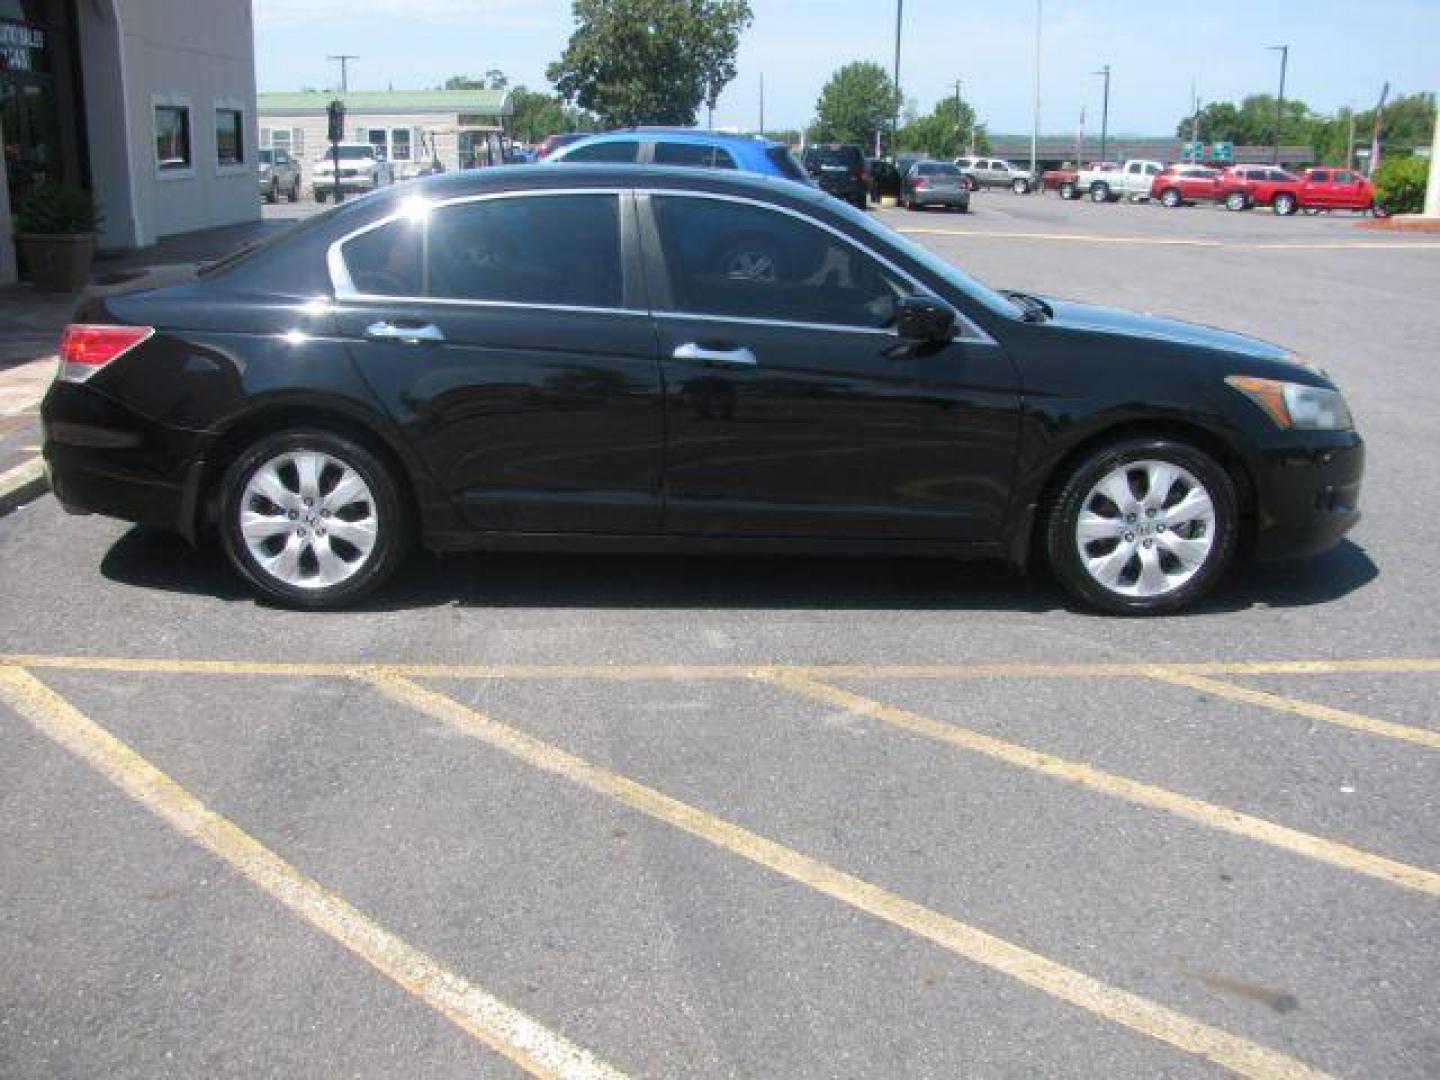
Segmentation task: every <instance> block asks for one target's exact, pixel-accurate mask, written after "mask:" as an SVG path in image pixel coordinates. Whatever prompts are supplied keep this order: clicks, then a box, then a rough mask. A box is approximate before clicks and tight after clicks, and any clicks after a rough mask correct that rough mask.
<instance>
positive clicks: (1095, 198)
mask: <svg viewBox="0 0 1440 1080" xmlns="http://www.w3.org/2000/svg"><path fill="white" fill-rule="evenodd" d="M1090 201H1091V202H1097V203H1107V202H1109V201H1110V185H1109V184H1105V183H1100V184H1094V185H1092V186H1091V188H1090Z"/></svg>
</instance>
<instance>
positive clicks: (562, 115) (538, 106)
mask: <svg viewBox="0 0 1440 1080" xmlns="http://www.w3.org/2000/svg"><path fill="white" fill-rule="evenodd" d="M510 105H511V107H512V109H513V110H514V111H513V112H512V113H511V116H510V122H509V124H508V125H507V126H508V128H509V131H510V134H511V135H512V136H513V137H514V138H517V139H519V140H521V141H522V142H528V143H534V142H539V141H540V140H541V139H543V138H545V136H547V135H555V134H558V133H560V132H565V131H595V130H596V129H597V128H598V127H599V126H600V125H599V122H598V121H597V120H596V119H595V117H593V116H591V115H590V114H589V113H586V112H583V111H581V110H580V109H577V108H575V107H574V106H572V105H567V104H566V103H565V100H564V98H561V97H560V96H559V95H557V94H547V93H544V92H542V91H539V90H528V89H526V88H525V87H524V86H517V87H515V88H514V89H513V90H511V91H510Z"/></svg>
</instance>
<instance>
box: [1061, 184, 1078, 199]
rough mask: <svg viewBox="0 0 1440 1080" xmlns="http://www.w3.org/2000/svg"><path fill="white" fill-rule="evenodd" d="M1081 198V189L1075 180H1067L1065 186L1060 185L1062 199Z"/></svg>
mask: <svg viewBox="0 0 1440 1080" xmlns="http://www.w3.org/2000/svg"><path fill="white" fill-rule="evenodd" d="M1079 197H1080V189H1079V188H1077V187H1076V186H1075V182H1074V181H1073V180H1066V181H1065V182H1064V183H1063V184H1061V185H1060V198H1062V199H1078V198H1079Z"/></svg>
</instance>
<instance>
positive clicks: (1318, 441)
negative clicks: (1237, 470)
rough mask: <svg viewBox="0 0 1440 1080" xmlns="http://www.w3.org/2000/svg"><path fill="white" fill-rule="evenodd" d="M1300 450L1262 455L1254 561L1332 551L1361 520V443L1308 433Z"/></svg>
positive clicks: (1348, 435)
mask: <svg viewBox="0 0 1440 1080" xmlns="http://www.w3.org/2000/svg"><path fill="white" fill-rule="evenodd" d="M1307 439H1308V442H1307V444H1305V445H1300V446H1291V447H1285V448H1273V449H1268V450H1266V451H1265V452H1264V454H1263V457H1264V462H1265V464H1264V469H1265V477H1264V485H1263V486H1264V488H1265V489H1266V490H1265V493H1264V495H1263V506H1262V513H1261V518H1260V521H1259V522H1258V527H1257V531H1256V537H1255V540H1256V548H1255V553H1256V555H1257V557H1259V558H1262V559H1279V558H1296V557H1300V556H1305V555H1315V554H1318V553H1320V552H1322V551H1326V550H1328V549H1329V548H1332V547H1334V546H1335V545H1336V544H1337V543H1339V542H1340V539H1341V538H1342V537H1343V536H1344V535H1345V534H1346V533H1347V532H1349V531H1350V530H1351V529H1352V528H1354V526H1355V523H1356V522H1358V521H1359V520H1360V485H1361V480H1362V478H1363V476H1364V473H1365V443H1364V441H1363V440H1362V439H1361V438H1360V436H1359V435H1357V434H1355V433H1354V432H1326V433H1320V432H1312V433H1308V435H1307Z"/></svg>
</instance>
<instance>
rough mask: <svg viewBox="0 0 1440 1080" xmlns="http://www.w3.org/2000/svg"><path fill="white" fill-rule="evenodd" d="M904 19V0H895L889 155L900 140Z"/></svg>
mask: <svg viewBox="0 0 1440 1080" xmlns="http://www.w3.org/2000/svg"><path fill="white" fill-rule="evenodd" d="M904 20H905V0H895V114H894V115H893V116H891V117H890V156H891V157H894V156H895V144H896V143H897V142H899V140H900V110H901V109H902V108H904V105H905V95H904V94H902V93H900V26H901V24H902V23H903V22H904Z"/></svg>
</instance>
